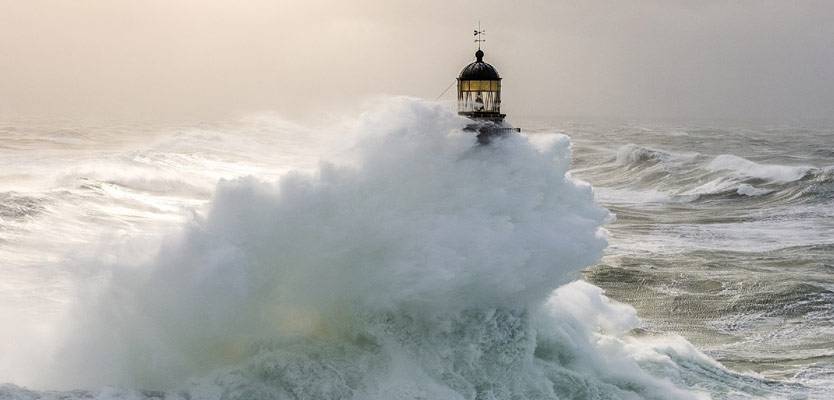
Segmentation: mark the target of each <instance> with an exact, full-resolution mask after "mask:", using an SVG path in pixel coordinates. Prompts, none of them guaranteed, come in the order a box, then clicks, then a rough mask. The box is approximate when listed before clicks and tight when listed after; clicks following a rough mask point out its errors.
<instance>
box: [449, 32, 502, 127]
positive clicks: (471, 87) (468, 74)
mask: <svg viewBox="0 0 834 400" xmlns="http://www.w3.org/2000/svg"><path fill="white" fill-rule="evenodd" d="M483 33H484V32H483V31H482V30H480V27H479V29H477V30H475V42H477V43H478V51H476V52H475V62H473V63H470V64H469V65H467V66H466V67H464V68H463V70H462V71H461V72H460V76H458V114H460V115H463V116H466V117H468V118H472V119H478V120H486V121H492V122H496V123H500V122H501V121H503V119H504V116H505V115H504V114H501V77H500V76H499V75H498V71H496V70H495V67H493V66H492V65H489V64H487V63H485V62H484V51H483V50H481V42H483V41H484V40H483V39H482V38H481V35H482V34H483Z"/></svg>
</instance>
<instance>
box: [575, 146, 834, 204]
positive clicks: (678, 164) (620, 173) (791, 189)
mask: <svg viewBox="0 0 834 400" xmlns="http://www.w3.org/2000/svg"><path fill="white" fill-rule="evenodd" d="M574 172H575V173H576V174H577V175H579V176H581V177H583V178H586V179H589V180H592V181H593V182H594V183H595V184H596V185H597V186H604V187H608V188H614V189H621V190H633V191H642V192H644V193H645V191H646V190H649V191H655V192H658V191H659V193H662V195H656V196H652V197H649V198H648V201H652V200H654V201H665V202H684V203H689V202H695V203H698V202H701V203H705V202H714V201H733V202H736V201H748V202H755V203H757V204H759V205H778V204H796V203H806V204H816V203H824V202H827V201H829V200H830V199H831V198H832V193H834V166H828V167H811V166H788V165H776V164H760V163H756V162H753V161H750V160H748V159H745V158H743V157H739V156H736V155H731V154H722V155H717V156H708V155H704V154H700V153H675V152H670V151H664V150H658V149H652V148H649V147H644V146H638V145H635V144H629V145H625V146H621V147H620V148H619V149H618V150H617V152H616V154H615V155H613V156H611V157H609V159H608V161H607V162H605V163H602V164H600V165H596V166H589V167H582V166H580V167H579V168H577V169H576V170H575V171H574ZM626 197H628V196H626ZM643 200H644V201H645V200H646V198H645V196H644V198H643Z"/></svg>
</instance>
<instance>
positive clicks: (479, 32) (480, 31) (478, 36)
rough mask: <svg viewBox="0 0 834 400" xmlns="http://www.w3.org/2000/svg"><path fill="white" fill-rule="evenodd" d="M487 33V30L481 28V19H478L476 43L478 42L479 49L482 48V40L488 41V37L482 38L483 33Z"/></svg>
mask: <svg viewBox="0 0 834 400" xmlns="http://www.w3.org/2000/svg"><path fill="white" fill-rule="evenodd" d="M485 33H486V30H481V21H478V29H475V43H478V50H480V49H481V42H486V39H482V38H481V35H483V34H485Z"/></svg>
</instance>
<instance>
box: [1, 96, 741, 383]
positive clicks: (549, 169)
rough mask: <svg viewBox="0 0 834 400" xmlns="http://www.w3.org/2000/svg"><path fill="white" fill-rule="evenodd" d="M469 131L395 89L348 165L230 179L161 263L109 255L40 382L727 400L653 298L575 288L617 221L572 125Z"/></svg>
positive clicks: (714, 370)
mask: <svg viewBox="0 0 834 400" xmlns="http://www.w3.org/2000/svg"><path fill="white" fill-rule="evenodd" d="M464 124H465V122H464V121H463V120H461V119H459V118H458V117H457V116H456V115H454V114H452V113H450V112H449V111H447V110H446V108H445V107H444V106H442V105H438V104H434V103H427V102H422V101H417V100H412V99H396V100H391V101H388V102H386V103H385V104H384V105H383V106H380V107H378V108H377V109H375V110H372V111H370V112H368V113H366V114H365V115H363V116H362V117H361V118H360V121H359V122H358V123H357V124H356V126H355V127H354V129H353V130H352V132H334V134H343V135H353V136H354V137H355V138H356V139H355V145H354V146H353V147H352V148H351V150H350V151H349V152H348V157H345V158H342V159H338V160H336V161H323V162H322V163H321V165H320V167H319V168H318V169H317V170H315V171H314V172H311V173H307V172H290V173H288V174H286V175H285V176H284V177H283V178H281V179H279V180H278V181H276V182H268V181H262V180H260V179H258V178H257V177H248V178H242V179H234V180H226V181H221V182H220V184H219V185H218V187H217V190H216V193H215V195H214V198H213V200H212V201H211V203H210V206H209V209H208V212H207V213H206V215H205V216H204V217H195V219H194V220H193V221H192V222H191V223H189V224H188V225H187V226H186V227H184V228H183V229H182V231H181V232H180V233H179V234H178V235H175V236H172V237H170V238H169V239H168V240H166V243H165V245H163V247H162V248H161V249H160V250H159V252H158V255H157V256H156V257H154V260H153V261H152V262H149V263H143V264H141V265H132V264H131V263H120V262H116V263H114V264H113V265H108V266H107V270H108V271H109V273H108V275H107V276H106V277H104V283H103V284H101V285H99V286H95V287H92V288H88V290H85V291H84V293H86V295H84V296H81V298H80V300H78V302H77V304H76V306H75V310H76V311H75V313H74V314H73V315H72V317H71V318H70V319H69V321H71V324H70V326H72V328H71V329H70V332H68V333H67V335H66V340H65V341H64V345H63V350H61V351H60V352H58V353H56V355H55V357H54V358H52V361H53V362H51V363H50V364H49V366H48V367H46V368H45V369H44V372H43V373H42V377H43V381H42V382H40V384H41V385H43V386H47V387H65V388H77V387H87V388H96V387H101V386H104V385H115V386H118V387H125V388H146V389H164V390H175V391H174V392H172V394H171V397H173V398H176V396H186V394H183V393H187V397H189V398H201V399H203V398H205V399H252V398H276V399H282V398H298V399H345V398H353V399H418V398H437V399H511V398H512V399H515V398H529V399H556V398H601V399H615V398H616V399H638V398H649V399H666V398H676V399H690V398H691V399H695V398H705V397H706V395H704V394H702V393H700V392H699V391H697V390H695V391H692V390H690V389H691V387H692V386H693V384H692V382H693V381H697V379H694V378H692V376H691V375H692V374H698V373H701V372H697V371H706V372H703V373H704V374H707V375H711V376H716V375H721V376H723V375H727V376H730V375H731V374H730V373H729V372H728V371H726V370H724V369H723V367H721V366H720V365H718V364H717V363H714V362H712V361H710V360H709V359H708V358H707V357H705V356H703V355H702V354H700V353H698V352H697V350H694V349H693V348H691V346H690V345H688V344H687V343H686V342H684V341H682V340H677V341H676V342H675V343H677V344H676V345H674V346H670V345H668V343H666V344H663V345H661V346H655V345H652V344H647V343H644V342H641V341H639V340H638V339H635V338H632V337H631V334H630V331H631V330H632V329H634V328H636V327H637V326H638V325H639V321H638V319H637V317H636V314H635V312H634V309H633V308H631V307H629V306H627V305H622V304H617V303H614V302H612V301H610V300H608V299H607V298H605V296H604V295H603V293H602V291H601V290H600V289H598V288H596V287H594V286H591V285H589V284H587V283H582V282H575V283H572V284H569V285H567V286H563V287H561V288H559V287H560V286H562V285H565V284H567V283H569V282H571V281H574V280H575V279H577V278H578V276H579V275H578V271H579V270H580V269H581V268H583V267H585V266H587V265H590V264H592V263H593V262H595V261H596V260H598V259H599V257H600V256H601V253H602V250H603V249H604V247H605V246H606V239H605V237H606V233H605V231H604V229H602V228H601V226H602V225H603V224H604V223H605V222H606V221H608V220H609V219H610V214H609V213H608V212H607V211H606V210H605V209H603V208H601V207H599V206H597V205H596V204H594V202H593V193H592V189H591V187H590V186H589V185H588V184H586V183H584V182H581V181H578V180H575V179H573V178H571V177H570V175H569V174H567V171H568V168H569V166H570V142H569V139H568V138H567V137H566V136H563V135H542V136H538V137H536V138H535V140H529V139H528V138H526V137H524V136H520V135H514V136H510V137H507V138H504V139H501V140H497V141H495V142H494V143H493V144H491V145H489V146H479V145H476V144H475V140H474V138H473V137H472V135H471V134H470V133H467V132H463V131H462V130H461V129H460V128H461V127H462V126H463V125H464ZM87 262H95V261H92V260H88V261H87ZM557 288H559V289H558V290H556V291H555V292H554V290H555V289H557ZM680 359H684V360H686V361H687V362H688V363H690V364H693V365H697V366H698V368H695V370H697V371H696V372H691V371H689V370H688V369H687V368H684V367H681V366H680V363H679V362H678V361H679V360H680ZM694 386H697V385H694ZM6 390H7V391H8V392H9V393H13V391H14V390H15V389H13V388H12V389H6ZM177 393H179V394H177Z"/></svg>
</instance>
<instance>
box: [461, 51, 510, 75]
mask: <svg viewBox="0 0 834 400" xmlns="http://www.w3.org/2000/svg"><path fill="white" fill-rule="evenodd" d="M475 58H477V61H475V62H473V63H471V64H469V65H467V66H466V67H464V68H463V70H462V71H460V76H459V77H458V79H460V80H462V81H488V80H498V79H501V77H500V76H498V71H496V70H495V67H493V66H492V65H489V64H487V63H485V62H484V52H483V51H481V50H478V51H477V52H475Z"/></svg>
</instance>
